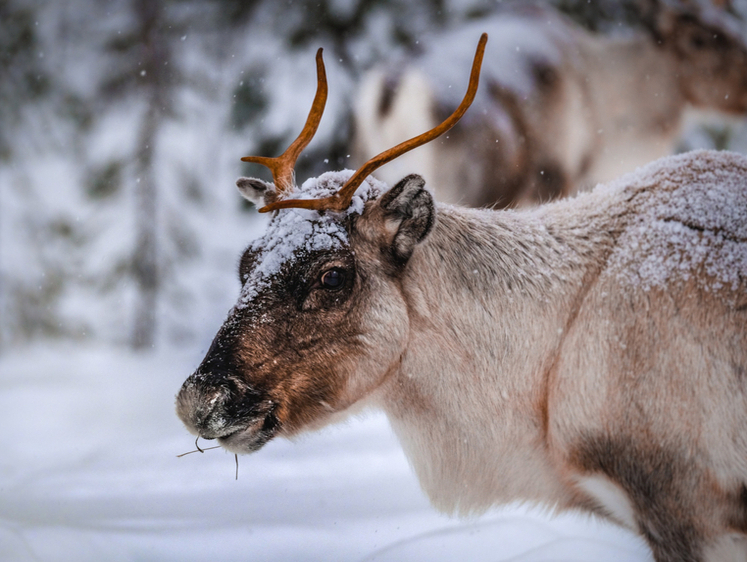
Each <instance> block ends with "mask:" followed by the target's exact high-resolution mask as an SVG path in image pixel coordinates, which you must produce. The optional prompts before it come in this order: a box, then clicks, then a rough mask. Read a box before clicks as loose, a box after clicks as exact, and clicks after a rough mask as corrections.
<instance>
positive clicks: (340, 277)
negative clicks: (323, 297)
mask: <svg viewBox="0 0 747 562" xmlns="http://www.w3.org/2000/svg"><path fill="white" fill-rule="evenodd" d="M319 281H320V283H321V285H322V287H324V288H325V289H329V290H332V291H334V290H337V289H341V288H342V286H343V284H344V283H345V272H344V271H343V270H341V269H338V268H336V267H335V268H333V269H328V270H327V271H325V272H324V273H322V276H321V277H320V279H319Z"/></svg>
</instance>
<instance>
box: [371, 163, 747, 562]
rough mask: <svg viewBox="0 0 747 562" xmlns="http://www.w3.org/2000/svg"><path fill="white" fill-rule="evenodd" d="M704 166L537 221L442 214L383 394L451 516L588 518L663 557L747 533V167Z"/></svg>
mask: <svg viewBox="0 0 747 562" xmlns="http://www.w3.org/2000/svg"><path fill="white" fill-rule="evenodd" d="M704 156H705V155H704V154H700V155H699V156H698V157H697V159H696V158H695V157H693V156H687V157H684V158H682V157H681V158H675V159H671V160H670V161H668V162H667V163H666V164H664V163H659V164H658V165H657V166H656V167H655V168H653V169H651V168H650V169H649V174H642V175H640V176H638V177H637V178H636V180H635V181H630V178H625V179H623V180H622V181H621V182H618V183H617V184H616V185H614V186H612V187H610V188H606V189H598V190H597V191H595V192H593V193H591V194H588V195H584V196H582V197H578V198H577V199H575V200H572V201H569V202H564V203H560V204H554V205H548V206H545V207H542V208H540V209H538V210H536V211H532V212H529V213H495V212H487V211H471V210H467V209H462V208H449V207H439V209H438V222H437V224H436V226H435V227H434V231H433V232H432V233H431V235H430V236H429V237H428V239H427V241H426V242H424V243H423V244H421V245H420V246H419V247H418V248H419V250H416V251H415V252H413V255H412V258H411V259H410V265H409V266H408V270H409V272H408V273H406V274H405V275H404V276H403V279H402V281H401V286H402V292H403V293H404V294H405V295H406V296H405V297H404V300H405V302H406V303H407V304H408V310H409V318H410V333H409V337H408V346H407V349H406V351H405V352H404V354H403V356H402V360H401V366H400V368H399V369H398V370H397V372H396V375H395V376H393V377H392V378H391V379H388V380H387V382H386V383H385V384H384V385H383V386H382V389H381V398H380V404H381V406H382V407H383V408H384V410H385V411H387V413H388V414H389V417H390V419H391V420H392V425H393V427H394V429H395V431H396V432H397V434H398V436H399V437H400V439H401V441H402V443H403V446H404V448H405V450H406V451H407V453H408V457H409V458H410V459H411V461H412V463H413V466H414V467H415V470H416V472H417V474H418V477H419V479H420V482H421V484H422V485H423V487H424V489H425V490H426V492H427V493H428V494H429V496H430V498H431V499H432V501H433V502H434V503H435V504H436V505H437V506H439V507H441V508H442V509H445V510H447V511H459V512H462V513H467V512H471V511H474V510H478V511H479V510H482V509H485V508H487V507H489V506H490V505H495V504H497V503H504V502H508V501H515V500H530V501H536V502H541V503H543V504H549V505H551V506H556V507H558V508H568V507H574V508H581V509H591V510H592V511H595V512H597V513H600V514H603V515H605V516H608V517H611V518H612V519H614V520H616V521H617V522H618V523H621V524H623V525H626V526H628V527H630V528H631V529H633V530H635V531H638V532H641V533H642V534H643V535H644V536H645V537H646V538H647V539H649V543H650V544H651V546H652V548H653V550H654V554H655V556H656V558H657V560H659V561H661V560H700V559H705V558H701V556H705V555H707V554H708V548H711V549H719V548H726V549H728V548H732V545H731V544H730V543H729V539H725V538H724V537H723V536H724V535H725V534H728V533H729V532H735V533H745V532H747V488H746V487H745V485H746V484H747V378H746V377H745V373H747V370H746V368H747V222H746V221H745V218H746V217H747V159H744V158H737V157H727V158H724V157H723V156H718V157H717V156H715V155H711V156H710V157H709V158H704ZM729 160H731V161H732V163H734V164H736V166H734V168H733V169H730V170H727V169H721V166H723V163H724V162H726V161H729ZM716 162H719V164H717V165H714V164H715V163H716ZM724 186H728V187H727V188H726V189H724ZM709 190H714V191H715V192H716V193H711V195H713V196H714V199H712V201H717V200H719V199H720V201H717V202H716V203H715V205H717V206H720V208H719V209H718V210H716V206H712V207H709V208H708V211H710V212H711V213H713V212H714V211H715V212H717V213H718V214H717V215H716V216H715V217H714V215H713V214H712V215H711V216H707V215H706V216H704V215H703V214H701V211H702V210H703V208H702V207H700V206H699V203H698V202H699V201H703V200H704V199H705V200H707V198H708V195H707V194H708V192H709ZM678 201H688V202H689V203H690V205H691V207H690V208H686V207H687V204H685V205H680V204H679V203H678ZM731 205H734V208H735V209H736V212H733V213H732V212H731V210H730V209H729V208H727V207H729V206H731ZM683 207H685V208H683ZM740 216H741V219H738V217H740ZM716 217H719V218H722V219H726V220H724V222H720V223H719V222H718V218H716ZM714 218H716V221H715V222H713V220H714ZM740 220H741V222H740ZM675 225H676V226H675ZM713 233H718V234H716V235H715V238H713V239H709V236H710V235H711V234H713ZM670 236H671V238H669V237H670ZM668 243H671V244H672V245H673V246H674V247H670V248H667V250H666V252H667V254H668V255H669V256H670V259H671V255H672V254H677V253H678V252H679V260H674V261H672V262H671V263H668V264H664V263H661V262H660V261H659V260H660V259H662V258H664V257H665V256H664V254H663V253H662V250H663V248H666V245H667V244H668ZM700 252H704V253H703V254H700ZM727 256H733V259H734V260H735V261H733V262H732V263H729V259H732V258H729V257H727ZM652 260H653V262H655V263H656V264H657V265H658V266H659V268H660V269H658V270H655V269H657V267H656V265H654V263H652ZM691 260H692V261H691ZM709 260H714V261H717V263H719V264H721V267H723V268H725V269H721V270H718V268H716V267H714V268H713V270H712V272H711V275H710V276H709V275H708V274H707V273H706V270H707V269H708V266H707V265H706V264H707V263H708V262H709ZM683 266H684V267H683ZM681 267H682V269H680V268H681ZM732 267H735V269H731V268H732ZM722 541H726V543H725V544H724V543H723V542H722ZM733 548H739V547H733ZM740 552H742V556H743V557H744V556H745V555H747V550H742V551H740ZM722 554H723V552H719V554H718V555H722ZM714 559H721V558H714ZM742 559H743V558H742Z"/></svg>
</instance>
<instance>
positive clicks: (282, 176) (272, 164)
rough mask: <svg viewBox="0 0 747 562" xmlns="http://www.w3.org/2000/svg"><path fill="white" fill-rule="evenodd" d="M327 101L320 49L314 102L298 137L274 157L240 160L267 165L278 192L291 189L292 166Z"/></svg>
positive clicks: (314, 129)
mask: <svg viewBox="0 0 747 562" xmlns="http://www.w3.org/2000/svg"><path fill="white" fill-rule="evenodd" d="M326 103H327V72H326V71H325V69H324V59H323V58H322V49H319V50H318V51H317V52H316V95H315V96H314V102H313V103H312V104H311V110H310V111H309V116H308V117H307V119H306V124H305V125H304V127H303V130H302V131H301V134H300V135H298V138H297V139H296V140H294V141H293V143H292V144H291V145H290V146H289V147H288V148H287V149H286V150H285V152H283V153H282V154H281V155H280V156H278V157H276V158H267V157H264V156H244V157H243V158H242V159H241V161H242V162H253V163H255V164H262V165H263V166H267V167H268V168H269V169H270V170H271V171H272V177H273V179H274V181H275V188H276V189H277V190H278V191H279V192H280V193H283V192H288V191H291V190H292V189H293V176H294V171H293V168H294V167H295V165H296V160H298V156H299V155H300V154H301V151H302V150H303V149H304V148H306V146H307V145H308V144H309V142H311V139H312V138H314V135H315V134H316V130H317V128H318V127H319V122H320V121H321V120H322V114H323V113H324V106H325V104H326Z"/></svg>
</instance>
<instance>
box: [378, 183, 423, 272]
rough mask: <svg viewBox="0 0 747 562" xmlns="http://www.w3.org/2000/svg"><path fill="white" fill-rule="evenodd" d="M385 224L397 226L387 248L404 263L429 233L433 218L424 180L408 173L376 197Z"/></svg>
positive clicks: (399, 262)
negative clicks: (382, 212) (379, 196)
mask: <svg viewBox="0 0 747 562" xmlns="http://www.w3.org/2000/svg"><path fill="white" fill-rule="evenodd" d="M379 205H380V206H381V208H382V210H383V211H384V217H385V219H386V221H387V227H388V228H391V229H392V230H396V233H395V234H394V238H393V239H392V241H391V244H390V247H389V250H390V254H391V256H392V257H393V258H394V260H395V262H397V263H398V264H400V265H404V264H405V263H406V262H407V260H409V259H410V256H411V255H412V251H413V250H414V249H415V246H417V245H418V244H419V243H420V242H422V240H423V239H424V238H425V237H426V236H427V235H428V233H429V232H430V231H431V229H432V228H433V224H434V223H435V220H436V207H435V203H434V202H433V197H432V196H431V194H430V193H429V192H428V191H427V190H426V189H425V180H424V179H423V178H422V177H420V176H418V175H416V174H413V175H410V176H407V177H406V178H404V179H403V180H401V181H400V182H399V183H398V184H397V185H395V186H394V187H393V188H392V189H390V190H389V191H387V192H386V193H385V194H384V195H382V196H381V199H379Z"/></svg>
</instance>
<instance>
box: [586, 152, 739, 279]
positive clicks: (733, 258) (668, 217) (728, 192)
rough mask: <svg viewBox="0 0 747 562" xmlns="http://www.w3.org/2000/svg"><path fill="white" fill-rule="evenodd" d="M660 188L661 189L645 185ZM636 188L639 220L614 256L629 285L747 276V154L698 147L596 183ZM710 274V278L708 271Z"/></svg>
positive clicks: (607, 189)
mask: <svg viewBox="0 0 747 562" xmlns="http://www.w3.org/2000/svg"><path fill="white" fill-rule="evenodd" d="M651 185H655V186H658V188H657V189H652V190H646V188H647V186H651ZM598 189H599V192H600V193H608V194H610V193H614V192H615V191H623V192H625V193H629V194H632V193H636V192H639V191H640V190H644V191H642V192H640V193H637V194H636V195H635V203H634V208H636V209H637V216H636V217H635V220H634V221H633V225H632V226H631V227H630V228H629V229H628V230H627V231H626V232H625V234H624V235H623V236H622V237H621V238H620V240H619V241H618V246H619V249H618V250H616V251H615V252H614V254H613V255H612V256H611V258H610V264H611V266H612V270H613V271H616V272H617V274H618V275H619V276H620V277H621V278H622V279H623V280H624V281H626V282H628V283H632V284H634V285H639V286H641V287H642V288H643V289H645V290H648V289H651V288H652V287H664V286H665V285H666V284H667V283H672V282H678V281H688V280H690V279H694V280H695V281H696V282H697V283H698V284H699V285H700V286H701V287H703V288H704V289H706V290H714V291H715V290H718V289H721V288H722V287H727V288H730V289H732V290H735V289H737V287H738V286H739V283H740V282H741V279H745V278H747V158H745V157H744V156H743V155H739V154H736V153H730V152H716V151H706V150H700V151H693V152H689V153H687V154H683V155H678V156H670V157H667V158H664V159H661V160H658V161H656V162H653V163H651V164H649V165H647V166H644V167H642V168H640V169H638V170H637V171H635V172H633V173H631V174H628V175H626V176H623V177H622V178H620V179H619V180H617V181H615V182H612V183H611V184H610V186H608V187H600V188H598ZM703 273H705V275H704V274H703Z"/></svg>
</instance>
